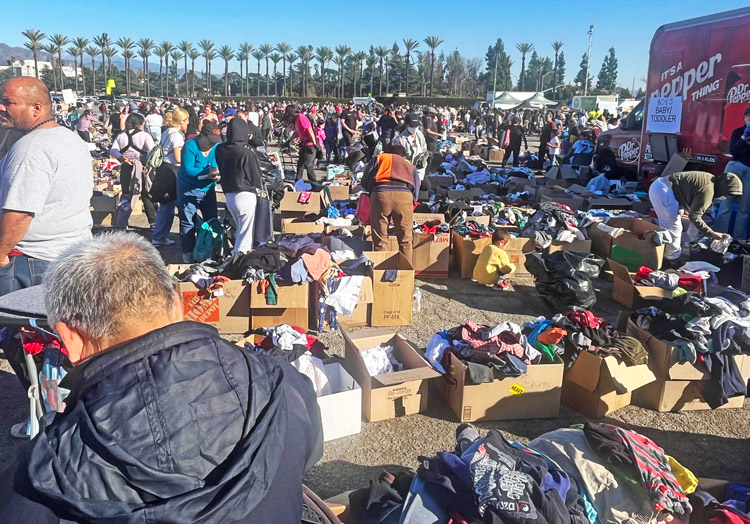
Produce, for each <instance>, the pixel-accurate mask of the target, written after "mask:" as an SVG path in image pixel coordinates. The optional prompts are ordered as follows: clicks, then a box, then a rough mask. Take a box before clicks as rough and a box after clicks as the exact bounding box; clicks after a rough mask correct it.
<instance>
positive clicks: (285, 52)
mask: <svg viewBox="0 0 750 524" xmlns="http://www.w3.org/2000/svg"><path fill="white" fill-rule="evenodd" d="M276 51H278V52H279V53H281V57H282V59H283V60H284V63H283V64H282V66H281V76H282V77H283V79H284V80H283V81H284V83H283V86H282V88H281V94H282V96H286V59H287V58H288V57H289V53H290V52H291V51H292V46H291V45H290V44H287V43H286V42H281V43H279V44H278V45H277V46H276Z"/></svg>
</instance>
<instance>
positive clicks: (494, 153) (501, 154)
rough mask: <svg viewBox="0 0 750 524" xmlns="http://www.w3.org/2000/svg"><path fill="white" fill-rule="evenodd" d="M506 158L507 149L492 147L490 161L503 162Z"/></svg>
mask: <svg viewBox="0 0 750 524" xmlns="http://www.w3.org/2000/svg"><path fill="white" fill-rule="evenodd" d="M503 158H505V150H503V149H490V153H489V158H488V159H487V161H488V162H502V161H503Z"/></svg>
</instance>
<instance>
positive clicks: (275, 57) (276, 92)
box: [269, 53, 281, 96]
mask: <svg viewBox="0 0 750 524" xmlns="http://www.w3.org/2000/svg"><path fill="white" fill-rule="evenodd" d="M269 58H270V59H271V62H273V96H279V83H278V82H277V81H276V68H277V67H278V66H279V62H281V55H280V54H279V53H271V56H270V57H269Z"/></svg>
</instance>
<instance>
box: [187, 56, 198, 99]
mask: <svg viewBox="0 0 750 524" xmlns="http://www.w3.org/2000/svg"><path fill="white" fill-rule="evenodd" d="M200 56H201V54H200V53H199V52H198V50H197V49H191V50H190V51H188V57H189V58H190V95H191V96H195V61H196V60H198V59H199V58H200Z"/></svg>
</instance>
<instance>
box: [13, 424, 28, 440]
mask: <svg viewBox="0 0 750 524" xmlns="http://www.w3.org/2000/svg"><path fill="white" fill-rule="evenodd" d="M28 425H29V423H28V422H19V423H18V424H13V426H12V427H11V428H10V435H11V436H12V437H13V438H20V439H26V438H29V435H28V434H27V433H26V430H27V428H28Z"/></svg>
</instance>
